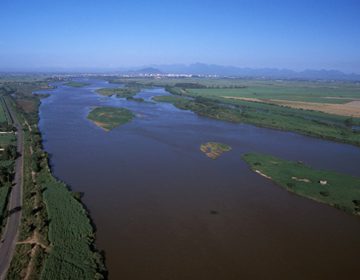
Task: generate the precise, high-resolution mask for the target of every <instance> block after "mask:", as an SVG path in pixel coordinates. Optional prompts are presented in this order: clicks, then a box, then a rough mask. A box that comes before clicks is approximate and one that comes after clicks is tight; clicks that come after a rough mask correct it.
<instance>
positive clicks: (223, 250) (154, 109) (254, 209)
mask: <svg viewBox="0 0 360 280" xmlns="http://www.w3.org/2000/svg"><path fill="white" fill-rule="evenodd" d="M89 82H91V85H90V86H89V87H86V88H80V89H78V88H70V87H65V86H61V85H60V84H59V87H58V88H57V89H55V90H53V91H52V92H51V96H50V97H49V98H46V99H44V100H43V101H42V105H41V111H40V116H41V120H40V128H41V131H42V133H43V137H44V146H45V149H46V150H47V151H48V152H49V153H50V154H51V155H52V157H51V163H52V166H53V170H54V173H55V175H56V176H57V177H59V178H60V179H61V180H64V181H65V182H67V183H68V184H69V185H70V186H71V187H72V188H73V189H74V190H76V191H81V192H84V193H85V197H84V202H85V203H86V205H87V207H88V208H89V209H90V211H91V216H92V217H93V219H94V222H95V224H96V226H97V245H98V247H99V248H100V249H103V250H105V252H106V257H107V266H108V268H109V276H110V279H181V280H182V279H196V280H199V279H236V280H238V279H270V278H271V279H335V278H336V275H341V276H342V278H343V279H349V278H350V277H355V276H356V275H359V273H360V267H359V265H358V256H359V252H360V240H359V234H360V221H359V220H360V219H359V218H357V217H353V216H350V215H347V214H344V213H342V212H340V211H338V210H336V209H333V208H331V207H328V206H325V205H321V204H318V203H315V202H312V201H309V200H307V199H304V198H301V197H298V196H295V195H293V194H290V193H288V192H286V191H284V190H282V189H281V188H279V187H277V186H276V185H274V184H273V183H271V182H269V181H268V180H266V179H265V178H262V177H259V176H257V175H256V174H254V173H252V172H251V171H250V170H249V169H248V167H247V166H246V164H245V163H244V162H243V161H242V160H241V158H240V157H241V155H242V154H243V153H246V152H252V151H258V152H265V153H270V154H273V155H275V156H280V157H283V158H285V159H290V160H301V161H304V162H306V163H308V164H311V165H313V166H314V167H317V168H323V169H331V170H337V171H341V172H346V173H348V174H352V175H359V171H358V166H360V149H359V148H356V147H353V146H350V145H343V144H338V143H332V142H328V141H322V140H319V139H314V138H309V137H304V136H301V135H297V134H294V133H288V132H281V131H276V130H270V129H264V128H257V127H254V126H250V125H244V124H231V123H225V122H220V121H214V120H210V119H206V118H202V117H198V116H196V115H195V114H193V113H192V112H190V111H183V110H179V109H177V108H175V107H173V106H172V105H171V104H166V103H156V102H152V101H151V97H152V96H154V95H163V94H167V93H166V92H165V91H164V90H163V89H147V90H144V91H143V92H141V93H140V94H139V95H138V97H142V98H144V99H145V100H146V101H147V102H143V103H140V102H133V101H126V100H124V99H119V98H116V97H103V96H100V95H97V94H96V93H95V92H94V91H95V89H96V88H99V87H114V86H116V85H111V84H108V83H106V82H104V81H99V80H89ZM94 106H121V107H126V108H128V109H131V110H133V111H134V112H135V114H136V118H135V119H134V120H133V121H132V122H130V123H128V124H126V125H124V126H121V127H119V128H116V129H114V130H112V131H110V132H108V133H107V132H104V131H103V130H102V129H100V128H98V127H96V126H95V125H94V124H93V123H91V122H90V121H88V120H87V119H86V115H87V113H88V112H89V111H90V109H91V108H92V107H94ZM208 141H219V142H223V143H226V144H229V145H231V146H232V148H233V150H232V151H231V152H229V153H225V154H224V155H223V156H221V157H220V158H219V159H218V160H215V161H214V160H210V159H208V158H207V157H206V156H205V155H204V154H202V153H201V152H200V150H199V146H200V144H201V143H204V142H208ZM214 211H215V212H216V213H217V215H213V214H212V213H215V212H214ZM337 277H338V276H337Z"/></svg>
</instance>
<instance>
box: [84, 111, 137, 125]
mask: <svg viewBox="0 0 360 280" xmlns="http://www.w3.org/2000/svg"><path fill="white" fill-rule="evenodd" d="M133 118H134V114H133V113H132V112H131V111H130V110H128V109H125V108H116V107H97V108H95V109H93V110H92V111H91V112H90V113H89V115H88V119H89V120H91V121H93V122H94V123H95V124H96V125H97V126H99V127H101V128H103V129H105V130H111V129H114V128H115V127H118V126H119V125H123V124H125V123H128V122H129V121H131V120H132V119H133Z"/></svg>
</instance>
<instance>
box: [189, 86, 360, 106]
mask: <svg viewBox="0 0 360 280" xmlns="http://www.w3.org/2000/svg"><path fill="white" fill-rule="evenodd" d="M187 91H188V92H189V93H190V94H192V95H196V96H213V97H223V96H232V97H246V98H260V99H261V98H263V99H276V100H290V101H304V102H316V103H346V102H349V101H351V100H354V99H360V94H359V92H360V87H345V86H343V87H340V86H332V85H321V86H316V87H315V86H310V85H308V84H306V83H304V84H303V85H299V84H297V85H295V86H291V85H289V84H285V85H281V84H273V85H256V84H255V85H249V86H244V87H243V88H205V89H188V90H187Z"/></svg>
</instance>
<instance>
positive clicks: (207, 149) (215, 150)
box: [200, 142, 231, 159]
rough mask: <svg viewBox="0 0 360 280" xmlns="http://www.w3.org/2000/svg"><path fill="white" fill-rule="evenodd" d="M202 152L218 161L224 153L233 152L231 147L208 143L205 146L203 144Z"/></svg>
mask: <svg viewBox="0 0 360 280" xmlns="http://www.w3.org/2000/svg"><path fill="white" fill-rule="evenodd" d="M200 151H202V152H203V153H204V154H205V155H207V156H208V157H209V158H211V159H217V158H218V157H219V156H221V155H222V154H223V153H224V152H229V151H231V147H230V146H228V145H226V144H222V143H217V142H208V143H205V144H201V146H200Z"/></svg>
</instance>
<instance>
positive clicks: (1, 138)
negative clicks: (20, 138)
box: [0, 133, 16, 147]
mask: <svg viewBox="0 0 360 280" xmlns="http://www.w3.org/2000/svg"><path fill="white" fill-rule="evenodd" d="M15 141H16V136H15V134H14V133H9V134H0V147H4V146H7V145H10V144H13V143H14V142H15Z"/></svg>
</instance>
